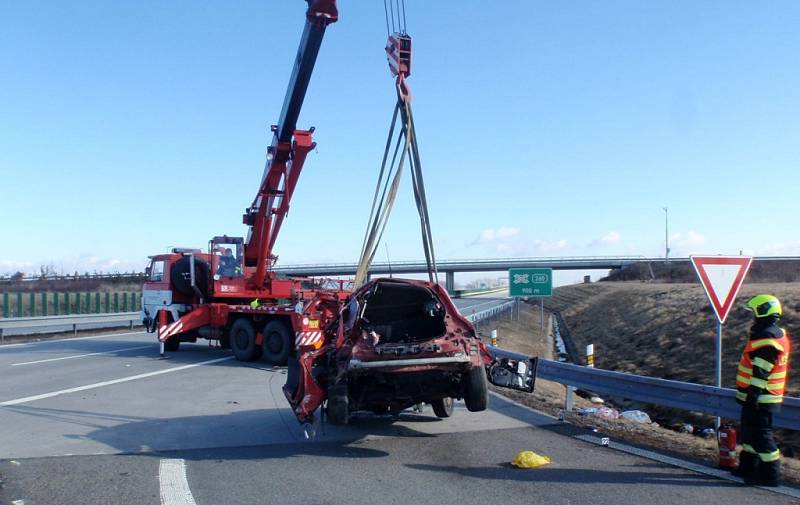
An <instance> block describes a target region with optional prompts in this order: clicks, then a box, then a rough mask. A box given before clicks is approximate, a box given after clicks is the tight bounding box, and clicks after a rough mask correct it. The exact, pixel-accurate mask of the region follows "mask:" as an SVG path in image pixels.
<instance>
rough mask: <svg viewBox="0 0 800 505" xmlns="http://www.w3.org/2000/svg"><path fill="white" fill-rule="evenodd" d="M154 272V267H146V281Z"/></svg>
mask: <svg viewBox="0 0 800 505" xmlns="http://www.w3.org/2000/svg"><path fill="white" fill-rule="evenodd" d="M152 271H153V269H152V267H145V269H144V276H145V278H146V279H149V278H150V274H151V273H152Z"/></svg>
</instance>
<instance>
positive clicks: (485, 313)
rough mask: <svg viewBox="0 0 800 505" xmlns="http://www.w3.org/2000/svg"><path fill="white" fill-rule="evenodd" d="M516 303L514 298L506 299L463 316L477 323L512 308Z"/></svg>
mask: <svg viewBox="0 0 800 505" xmlns="http://www.w3.org/2000/svg"><path fill="white" fill-rule="evenodd" d="M516 304H517V301H516V300H508V301H507V302H504V303H502V304H500V305H496V306H494V307H492V308H490V309H486V310H481V311H478V312H473V313H472V314H469V315H466V314H465V315H464V317H465V318H467V320H468V321H469V322H471V323H479V322H481V321H484V320H486V319H489V318H491V317H495V316H497V315H499V314H501V313H503V312H506V311H509V310H512V309H513V308H514V307H515V306H516Z"/></svg>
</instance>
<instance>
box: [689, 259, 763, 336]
mask: <svg viewBox="0 0 800 505" xmlns="http://www.w3.org/2000/svg"><path fill="white" fill-rule="evenodd" d="M689 258H690V259H691V260H692V265H694V269H695V271H696V272H697V276H698V277H700V282H701V283H702V284H703V288H704V289H705V290H706V295H708V300H709V301H710V302H711V307H713V309H714V313H716V314H717V319H718V320H719V322H720V324H722V323H724V322H725V318H727V317H728V312H730V310H731V307H732V306H733V300H734V299H736V295H737V294H738V293H739V288H740V287H742V282H744V277H745V276H746V275H747V271H748V270H750V264H751V263H752V262H753V258H752V257H750V256H690V257H689Z"/></svg>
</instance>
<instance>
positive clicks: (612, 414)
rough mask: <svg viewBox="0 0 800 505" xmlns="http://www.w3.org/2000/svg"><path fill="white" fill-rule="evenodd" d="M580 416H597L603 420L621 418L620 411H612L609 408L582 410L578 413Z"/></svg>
mask: <svg viewBox="0 0 800 505" xmlns="http://www.w3.org/2000/svg"><path fill="white" fill-rule="evenodd" d="M578 415H579V416H597V417H602V418H603V419H618V418H619V411H618V410H615V409H611V408H608V407H600V408H597V407H590V408H586V409H580V410H579V411H578Z"/></svg>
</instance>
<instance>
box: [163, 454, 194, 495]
mask: <svg viewBox="0 0 800 505" xmlns="http://www.w3.org/2000/svg"><path fill="white" fill-rule="evenodd" d="M158 481H159V487H160V489H161V505H196V503H195V501H194V496H192V490H191V489H189V481H188V480H187V479H186V464H185V462H184V461H183V460H182V459H162V460H161V462H160V463H159V465H158Z"/></svg>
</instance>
